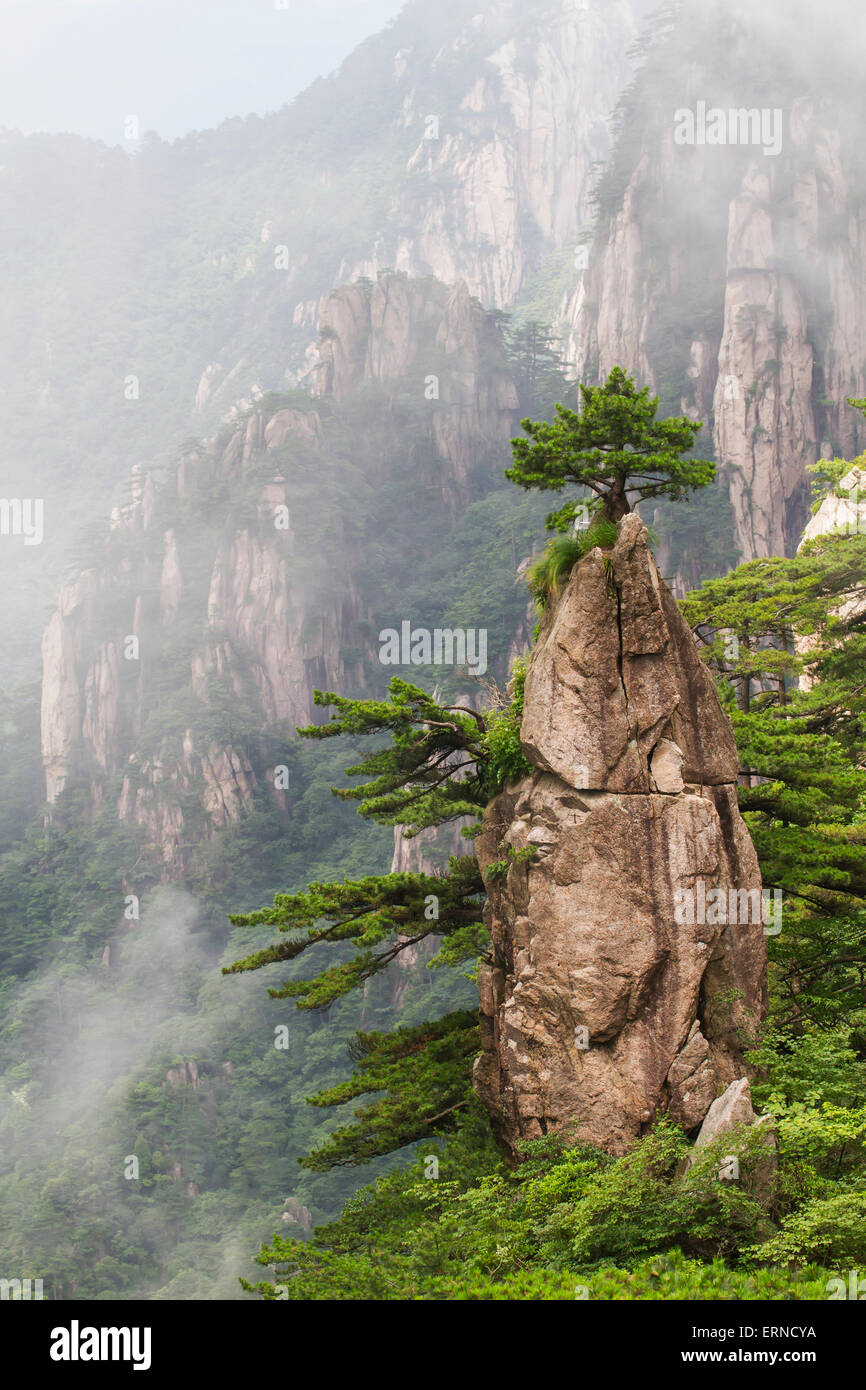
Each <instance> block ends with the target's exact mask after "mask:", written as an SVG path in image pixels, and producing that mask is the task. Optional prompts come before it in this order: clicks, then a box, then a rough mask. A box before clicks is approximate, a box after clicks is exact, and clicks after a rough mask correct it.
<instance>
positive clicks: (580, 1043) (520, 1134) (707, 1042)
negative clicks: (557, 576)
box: [475, 514, 766, 1153]
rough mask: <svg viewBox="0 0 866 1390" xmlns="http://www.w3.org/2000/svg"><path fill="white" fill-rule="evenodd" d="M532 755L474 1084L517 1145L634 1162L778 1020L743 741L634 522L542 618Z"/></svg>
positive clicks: (499, 893)
mask: <svg viewBox="0 0 866 1390" xmlns="http://www.w3.org/2000/svg"><path fill="white" fill-rule="evenodd" d="M522 741H523V745H524V751H525V753H526V755H527V757H528V759H529V761H530V762H531V763H532V764H533V766H534V768H535V772H534V773H533V775H532V776H530V777H527V778H525V779H524V780H523V781H521V782H520V783H518V784H513V785H511V786H509V787H508V788H506V790H505V791H503V792H502V793H501V794H500V796H499V797H497V798H496V800H495V801H494V802H493V803H492V804H491V805H490V807H489V808H488V810H487V812H486V814H485V817H484V825H483V829H482V833H481V835H480V836H479V838H478V841H477V850H478V858H479V863H480V865H481V869H482V872H483V873H484V874H485V878H486V881H487V885H488V902H487V907H486V909H485V911H486V913H487V916H488V920H489V925H490V928H491V933H492V938H493V949H492V959H491V960H490V961H489V962H488V963H485V964H483V965H482V967H481V968H480V970H479V993H480V999H481V1012H482V1042H483V1053H482V1056H481V1057H480V1058H479V1061H478V1062H477V1064H476V1076H475V1084H476V1089H477V1091H478V1093H479V1095H480V1096H481V1098H482V1100H483V1101H484V1103H485V1105H486V1106H487V1108H488V1110H489V1112H490V1114H491V1116H492V1119H493V1123H494V1127H495V1129H496V1130H497V1132H498V1134H499V1135H500V1137H501V1138H502V1139H503V1140H504V1142H505V1143H506V1144H507V1145H508V1146H509V1147H510V1148H511V1149H512V1150H513V1149H515V1148H516V1146H517V1145H519V1143H520V1141H521V1140H526V1139H531V1138H535V1137H538V1136H539V1135H541V1134H545V1133H548V1132H551V1131H556V1132H560V1133H563V1134H566V1135H572V1136H573V1137H577V1138H580V1139H582V1140H584V1141H587V1142H591V1143H595V1144H598V1145H600V1146H602V1147H604V1148H606V1149H608V1150H609V1151H611V1152H614V1153H618V1152H622V1151H623V1150H624V1149H625V1148H626V1147H628V1145H629V1144H630V1143H631V1142H632V1141H633V1140H634V1139H635V1138H636V1137H637V1136H638V1135H639V1134H640V1133H641V1131H642V1129H643V1128H645V1127H646V1126H647V1125H648V1124H649V1123H650V1122H651V1121H652V1120H653V1119H654V1117H655V1116H656V1115H657V1114H659V1113H661V1112H663V1111H669V1112H670V1113H671V1114H672V1115H673V1116H674V1118H676V1119H677V1120H678V1121H679V1122H680V1123H682V1124H683V1125H684V1126H685V1127H686V1128H687V1129H694V1128H696V1127H697V1126H698V1125H699V1124H700V1123H701V1121H702V1120H703V1118H704V1116H705V1114H706V1112H707V1110H708V1109H709V1107H710V1105H711V1103H712V1101H713V1100H714V1098H715V1096H716V1095H717V1094H718V1093H719V1092H720V1091H721V1090H723V1089H724V1088H725V1087H726V1086H728V1085H729V1083H730V1082H731V1081H734V1080H737V1079H739V1078H740V1077H742V1076H743V1075H744V1073H745V1067H744V1064H743V1051H744V1049H745V1047H747V1046H748V1042H749V1039H750V1037H751V1035H752V1033H753V1031H754V1028H755V1025H756V1024H757V1022H758V1021H759V1020H760V1018H761V1016H762V1014H763V1012H764V1009H765V1000H766V943H765V939H764V934H763V926H762V922H761V920H760V918H761V912H760V887H761V883H760V875H759V870H758V863H757V857H756V855H755V851H754V847H753V845H752V843H751V840H750V838H749V835H748V831H747V830H746V827H745V824H744V822H743V821H742V819H741V817H740V814H739V810H738V808H737V797H736V779H737V771H738V759H737V752H736V746H735V743H734V739H733V733H732V731H731V728H730V725H729V722H728V720H727V717H726V716H725V714H724V712H723V710H722V708H721V706H720V704H719V702H718V699H717V697H716V694H715V690H714V687H713V683H712V680H711V678H710V676H709V673H708V672H707V670H706V668H705V667H704V665H703V663H702V662H701V660H700V657H699V655H698V652H697V648H696V646H695V643H694V640H693V638H692V635H691V632H690V631H689V629H688V627H687V625H686V623H685V622H684V620H683V619H682V617H681V615H680V613H679V610H678V609H677V607H676V604H675V603H674V601H673V599H672V597H671V594H670V592H669V590H668V589H667V586H666V585H665V584H664V582H663V581H662V580H661V578H660V577H659V574H658V571H657V569H656V566H655V562H654V560H653V559H652V556H651V555H650V552H649V550H648V547H647V534H646V529H645V528H644V526H643V525H642V523H641V521H640V519H639V517H637V516H636V515H634V514H632V515H630V516H628V517H626V518H625V519H624V520H623V522H622V523H621V525H620V531H619V537H618V540H617V544H616V546H615V548H614V549H613V551H612V552H607V553H605V554H603V553H602V552H601V551H600V550H598V549H596V550H594V551H592V552H591V553H590V554H589V555H587V556H586V557H585V558H584V559H583V560H582V561H580V563H579V564H578V565H577V566H576V567H575V569H574V571H573V572H572V575H571V578H570V580H569V583H568V585H567V587H566V589H565V591H564V593H563V595H562V598H561V600H560V602H559V603H558V605H557V606H556V608H555V609H554V610H553V611H552V612H551V613H549V615H548V616H547V617H546V619H545V621H544V623H543V625H542V630H541V633H540V635H539V640H538V644H537V647H536V649H535V652H534V654H533V657H532V661H531V663H530V667H529V671H528V673H527V679H526V691H525V712H524V721H523V728H522ZM494 864H497V865H498V866H499V867H498V869H494V871H493V874H492V875H489V874H488V871H489V870H490V868H491V866H492V865H494ZM505 864H507V865H508V867H507V871H506V870H505V869H504V865H505ZM713 889H722V890H724V900H723V902H722V906H721V909H719V910H714V909H713V908H712V907H710V908H707V909H706V910H705V911H701V909H700V905H701V903H702V902H703V901H704V898H703V897H702V894H704V895H709V894H711V892H712V890H713ZM730 889H736V890H746V892H749V893H751V894H752V895H753V896H752V898H751V899H750V900H749V904H748V905H747V909H748V906H750V907H751V914H750V913H749V911H748V910H746V912H745V913H744V911H743V908H744V904H746V900H745V899H744V898H740V897H739V896H738V897H736V898H735V899H734V901H733V902H732V901H730V900H729V898H728V890H730ZM711 901H712V899H711ZM689 902H691V903H692V904H693V905H694V907H695V910H694V911H693V912H692V913H691V914H689V913H688V911H687V910H686V906H685V905H686V904H688V903H689ZM731 909H733V910H731ZM752 914H753V915H754V916H755V917H756V920H747V921H745V922H743V923H742V924H741V925H738V924H737V923H736V922H731V921H729V920H728V918H729V917H731V916H732V917H735V918H738V919H742V918H743V916H744V915H745V916H746V917H749V916H750V915H752ZM689 915H691V918H692V920H691V921H688V920H679V919H682V918H687V917H688V916H689ZM702 918H708V919H710V920H701V919H702ZM717 918H721V920H716V919H717Z"/></svg>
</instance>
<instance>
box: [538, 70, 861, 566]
mask: <svg viewBox="0 0 866 1390" xmlns="http://www.w3.org/2000/svg"><path fill="white" fill-rule="evenodd" d="M708 90H713V87H712V85H711V83H710V78H708V77H707V75H706V73H705V72H701V73H699V74H696V73H695V72H694V71H693V72H692V73H691V74H690V75H689V77H688V79H687V81H686V82H685V83H684V86H683V88H682V90H681V91H675V92H672V93H671V94H670V97H669V100H670V111H671V114H672V113H673V110H674V108H675V107H682V108H686V109H692V108H694V107H695V106H696V103H697V100H698V98H700V97H701V96H702V95H705V94H706V92H707V91H708ZM732 105H734V106H740V105H743V102H742V100H741V99H738V100H736V101H733V102H732ZM779 117H780V119H781V120H782V123H783V136H782V148H781V151H780V152H779V153H778V155H776V156H773V157H770V156H766V155H765V154H764V153H763V152H762V151H761V150H755V149H750V148H749V147H747V146H743V145H737V144H731V145H728V146H720V145H711V144H703V145H697V144H695V145H693V146H686V145H677V144H675V141H674V121H673V119H671V120H670V121H669V122H667V123H665V124H663V125H661V127H658V126H657V128H655V129H653V130H650V132H649V133H648V134H647V135H646V138H645V139H644V140H643V143H642V149H641V152H640V154H639V156H638V157H637V158H636V159H635V160H634V164H633V168H632V170H631V172H630V174H629V176H628V178H627V179H626V180H625V183H624V191H623V193H622V197H621V199H619V200H618V205H617V207H616V210H615V211H613V212H612V213H611V214H610V215H609V216H607V217H603V218H602V220H601V223H600V226H599V231H598V235H597V237H596V241H595V244H594V246H593V247H592V249H591V251H590V253H589V259H588V265H587V269H586V271H585V273H584V276H583V280H582V282H581V284H580V286H579V288H578V290H577V291H576V293H575V294H574V295H572V296H570V297H569V298H567V300H566V302H565V304H564V316H565V320H566V323H567V325H568V332H569V335H570V336H569V349H568V351H569V355H570V358H571V360H572V362H573V363H574V365H575V368H576V370H577V372H578V374H579V375H580V376H581V377H583V376H587V377H589V378H594V377H595V375H596V374H601V375H603V374H606V373H607V372H608V371H609V370H610V368H611V367H612V366H614V365H616V364H620V365H621V366H624V367H626V368H627V369H628V370H629V371H630V372H632V373H634V374H635V375H636V376H637V377H638V378H639V379H640V380H641V381H642V382H649V383H651V384H652V385H653V386H654V388H655V389H656V390H657V391H659V393H660V394H661V395H662V398H663V400H664V402H665V404H666V407H667V408H668V409H669V410H675V409H679V410H681V411H683V412H684V413H687V414H689V415H690V416H691V417H692V418H693V419H701V420H703V421H704V422H705V423H706V424H707V426H708V429H709V432H710V436H711V442H712V448H713V450H714V453H715V457H716V459H717V460H718V462H719V464H720V465H721V474H722V477H723V479H724V482H725V485H726V488H727V490H728V492H729V495H730V500H731V505H732V510H733V519H734V533H735V540H736V543H737V546H738V549H739V551H740V553H741V555H742V557H743V558H744V559H752V558H755V557H757V556H764V555H773V554H784V553H788V554H791V553H792V552H793V550H794V549H795V548H796V545H797V542H798V540H799V537H800V534H801V531H802V528H803V525H804V523H805V520H806V518H807V515H808V487H807V483H806V473H805V465H806V464H808V463H814V462H815V460H816V458H818V456H819V454H820V453H821V450H822V446H823V447H824V449H825V451H826V450H827V449H828V448H832V449H833V450H834V451H835V453H836V455H837V456H841V457H849V458H850V457H852V456H853V455H854V454H856V453H858V452H860V451H861V450H862V448H863V446H864V443H866V431H864V423H863V420H862V417H860V416H859V415H857V413H856V412H854V411H851V410H850V409H849V408H848V407H847V406H846V404H845V399H846V397H847V396H851V395H854V396H862V395H863V391H864V387H866V204H864V199H863V196H862V189H861V186H860V176H859V174H858V164H859V155H858V154H857V152H856V149H855V148H854V147H853V146H852V142H851V140H850V138H847V139H846V137H845V134H844V129H843V123H842V121H841V120H840V117H839V114H838V113H837V112H834V111H833V110H831V109H829V108H828V106H827V105H826V104H822V103H820V102H819V101H817V100H815V99H812V98H811V97H805V96H801V97H800V98H799V99H797V100H795V101H793V102H792V103H790V104H788V105H786V106H785V107H784V109H783V108H779Z"/></svg>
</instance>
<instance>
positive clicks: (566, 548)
mask: <svg viewBox="0 0 866 1390" xmlns="http://www.w3.org/2000/svg"><path fill="white" fill-rule="evenodd" d="M615 544H616V523H615V522H613V521H604V520H597V521H596V522H595V523H594V524H593V525H592V526H589V527H587V529H586V530H585V531H579V532H577V534H572V535H567V536H553V537H552V538H551V539H550V540H549V541H548V542H547V545H546V547H545V550H544V553H543V555H542V556H541V558H540V559H538V560H536V561H535V563H534V564H533V565H532V567H531V568H530V570H529V574H528V576H527V579H528V583H529V592H530V593H531V594H532V597H533V598H534V599H535V600H536V601H537V603H538V604H539V605H540V606H541V607H542V608H543V607H544V606H545V605H546V604H547V603H548V602H549V601H550V599H551V598H556V597H557V595H558V594H559V592H560V590H561V588H562V587H563V585H564V584H565V583H566V581H567V580H568V577H569V575H570V574H571V571H572V570H573V569H574V566H575V565H576V564H577V562H578V560H582V559H583V557H584V555H588V554H589V552H590V551H591V550H593V549H595V547H596V546H600V548H601V549H602V550H610V549H611V548H612V547H613V546H614V545H615Z"/></svg>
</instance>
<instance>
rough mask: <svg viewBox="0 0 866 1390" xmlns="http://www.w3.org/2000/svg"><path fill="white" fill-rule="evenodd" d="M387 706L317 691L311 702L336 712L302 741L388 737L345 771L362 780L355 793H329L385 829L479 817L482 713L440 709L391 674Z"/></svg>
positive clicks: (459, 708)
mask: <svg viewBox="0 0 866 1390" xmlns="http://www.w3.org/2000/svg"><path fill="white" fill-rule="evenodd" d="M388 693H389V699H387V700H351V699H347V698H345V697H344V696H342V695H335V694H332V693H322V692H321V691H318V690H317V691H316V692H315V702H316V704H317V705H320V706H323V707H325V708H329V707H331V708H335V709H336V710H337V711H338V712H337V714H336V716H334V717H333V718H332V719H331V720H330V721H329V722H328V723H327V724H319V725H312V726H311V727H309V728H306V729H300V730H299V733H301V735H302V736H303V737H304V738H314V739H323V738H334V737H337V736H339V735H341V734H351V735H353V736H358V735H360V736H363V737H367V736H369V735H371V734H372V735H378V734H382V733H386V732H387V733H389V734H390V735H391V740H392V741H391V746H390V747H386V748H380V749H378V750H377V751H376V752H374V753H368V754H367V755H366V756H365V757H364V758H363V759H362V760H361V762H360V763H358V764H357V765H355V766H353V767H349V768H347V769H346V774H347V776H350V777H366V778H368V779H369V780H368V781H366V782H365V783H364V784H363V785H362V786H360V787H349V788H343V789H334V791H335V795H336V796H339V797H342V798H344V799H351V800H356V801H360V802H361V805H360V806H359V807H358V813H359V815H361V816H366V817H369V818H371V819H373V820H377V821H379V822H380V823H381V824H385V825H395V824H401V825H403V826H406V827H407V828H409V829H411V830H414V831H416V832H417V831H418V830H423V829H426V828H427V827H428V826H431V825H441V824H443V822H445V821H448V820H455V819H459V818H460V817H462V816H467V815H477V814H478V812H479V810H480V809H483V808H484V806H485V804H486V801H487V798H486V795H485V793H484V789H483V785H482V780H481V778H480V776H479V773H478V766H477V765H478V761H479V759H480V757H481V740H482V735H483V734H484V731H485V724H484V720H483V718H482V716H481V715H479V714H477V713H476V712H475V711H474V710H473V709H471V708H470V707H468V706H466V705H447V706H446V705H440V704H438V703H437V702H436V701H435V700H434V699H432V698H431V696H429V695H428V694H427V693H426V692H425V691H423V690H421V689H419V687H418V686H416V685H410V683H409V682H408V681H405V680H402V679H400V677H397V676H395V677H394V678H393V679H392V680H391V681H390V683H389V685H388Z"/></svg>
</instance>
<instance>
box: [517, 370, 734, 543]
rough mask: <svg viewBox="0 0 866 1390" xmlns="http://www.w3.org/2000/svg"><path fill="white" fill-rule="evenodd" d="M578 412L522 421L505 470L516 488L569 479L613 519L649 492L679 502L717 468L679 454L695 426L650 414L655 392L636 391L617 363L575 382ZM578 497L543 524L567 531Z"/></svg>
mask: <svg viewBox="0 0 866 1390" xmlns="http://www.w3.org/2000/svg"><path fill="white" fill-rule="evenodd" d="M580 395H581V405H582V408H581V410H580V412H579V413H578V412H577V411H575V410H570V409H569V408H568V407H567V406H563V405H557V407H556V418H555V419H554V421H553V423H552V424H551V423H548V422H546V421H544V420H536V421H533V420H528V419H527V420H523V421H522V422H521V424H522V427H523V430H524V432H525V433H526V434H527V435H528V436H529V438H528V439H513V440H512V441H511V447H512V451H513V454H514V464H513V466H512V467H511V468H509V469H507V470H506V474H505V476H506V477H507V478H510V479H511V481H512V482H514V483H516V484H517V486H518V487H522V488H540V489H541V490H542V491H552V492H561V491H562V489H563V488H564V487H566V486H568V485H574V486H576V487H585V488H589V490H590V492H593V493H595V494H596V496H595V501H594V503H593V509H594V510H595V511H596V512H597V513H598V514H599V515H600V517H601V519H602V520H605V521H614V522H616V521H619V520H620V518H621V517H623V516H625V515H626V513H627V512H629V511H631V507H632V502H633V501H634V502H640V501H644V500H646V499H648V498H652V497H670V498H672V499H673V500H675V501H679V500H681V499H683V498H685V497H687V496H688V494H689V492H690V491H691V490H692V489H694V488H700V487H705V486H706V485H707V483H711V482H712V481H713V478H714V477H715V474H716V465H715V464H714V463H712V462H711V461H709V460H707V459H695V458H683V455H684V454H686V453H688V451H689V450H690V449H692V448H693V447H694V443H695V439H696V437H697V435H698V433H699V431H700V430H701V429H702V425H701V423H700V422H699V421H694V420H689V419H687V418H686V417H685V416H681V417H672V418H670V419H666V420H657V419H656V413H657V411H658V404H659V403H658V397H657V396H655V397H650V394H649V387H646V386H645V387H643V388H642V389H641V390H638V389H637V387H636V386H635V384H634V380H633V378H632V377H630V376H626V374H625V372H624V371H623V370H622V368H621V367H614V368H613V370H612V371H611V373H610V375H609V376H608V378H607V380H606V381H605V382H604V383H603V384H602V385H601V386H586V385H581V387H580ZM579 505H580V504H579V502H578V501H569V502H566V503H565V505H564V506H562V507H560V508H559V509H558V510H557V511H555V512H551V514H550V516H549V517H548V518H547V525H548V528H549V529H551V530H556V531H567V530H568V529H569V527H570V526H571V525H572V524H573V522H574V519H575V513H576V509H577V507H578V506H579Z"/></svg>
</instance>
